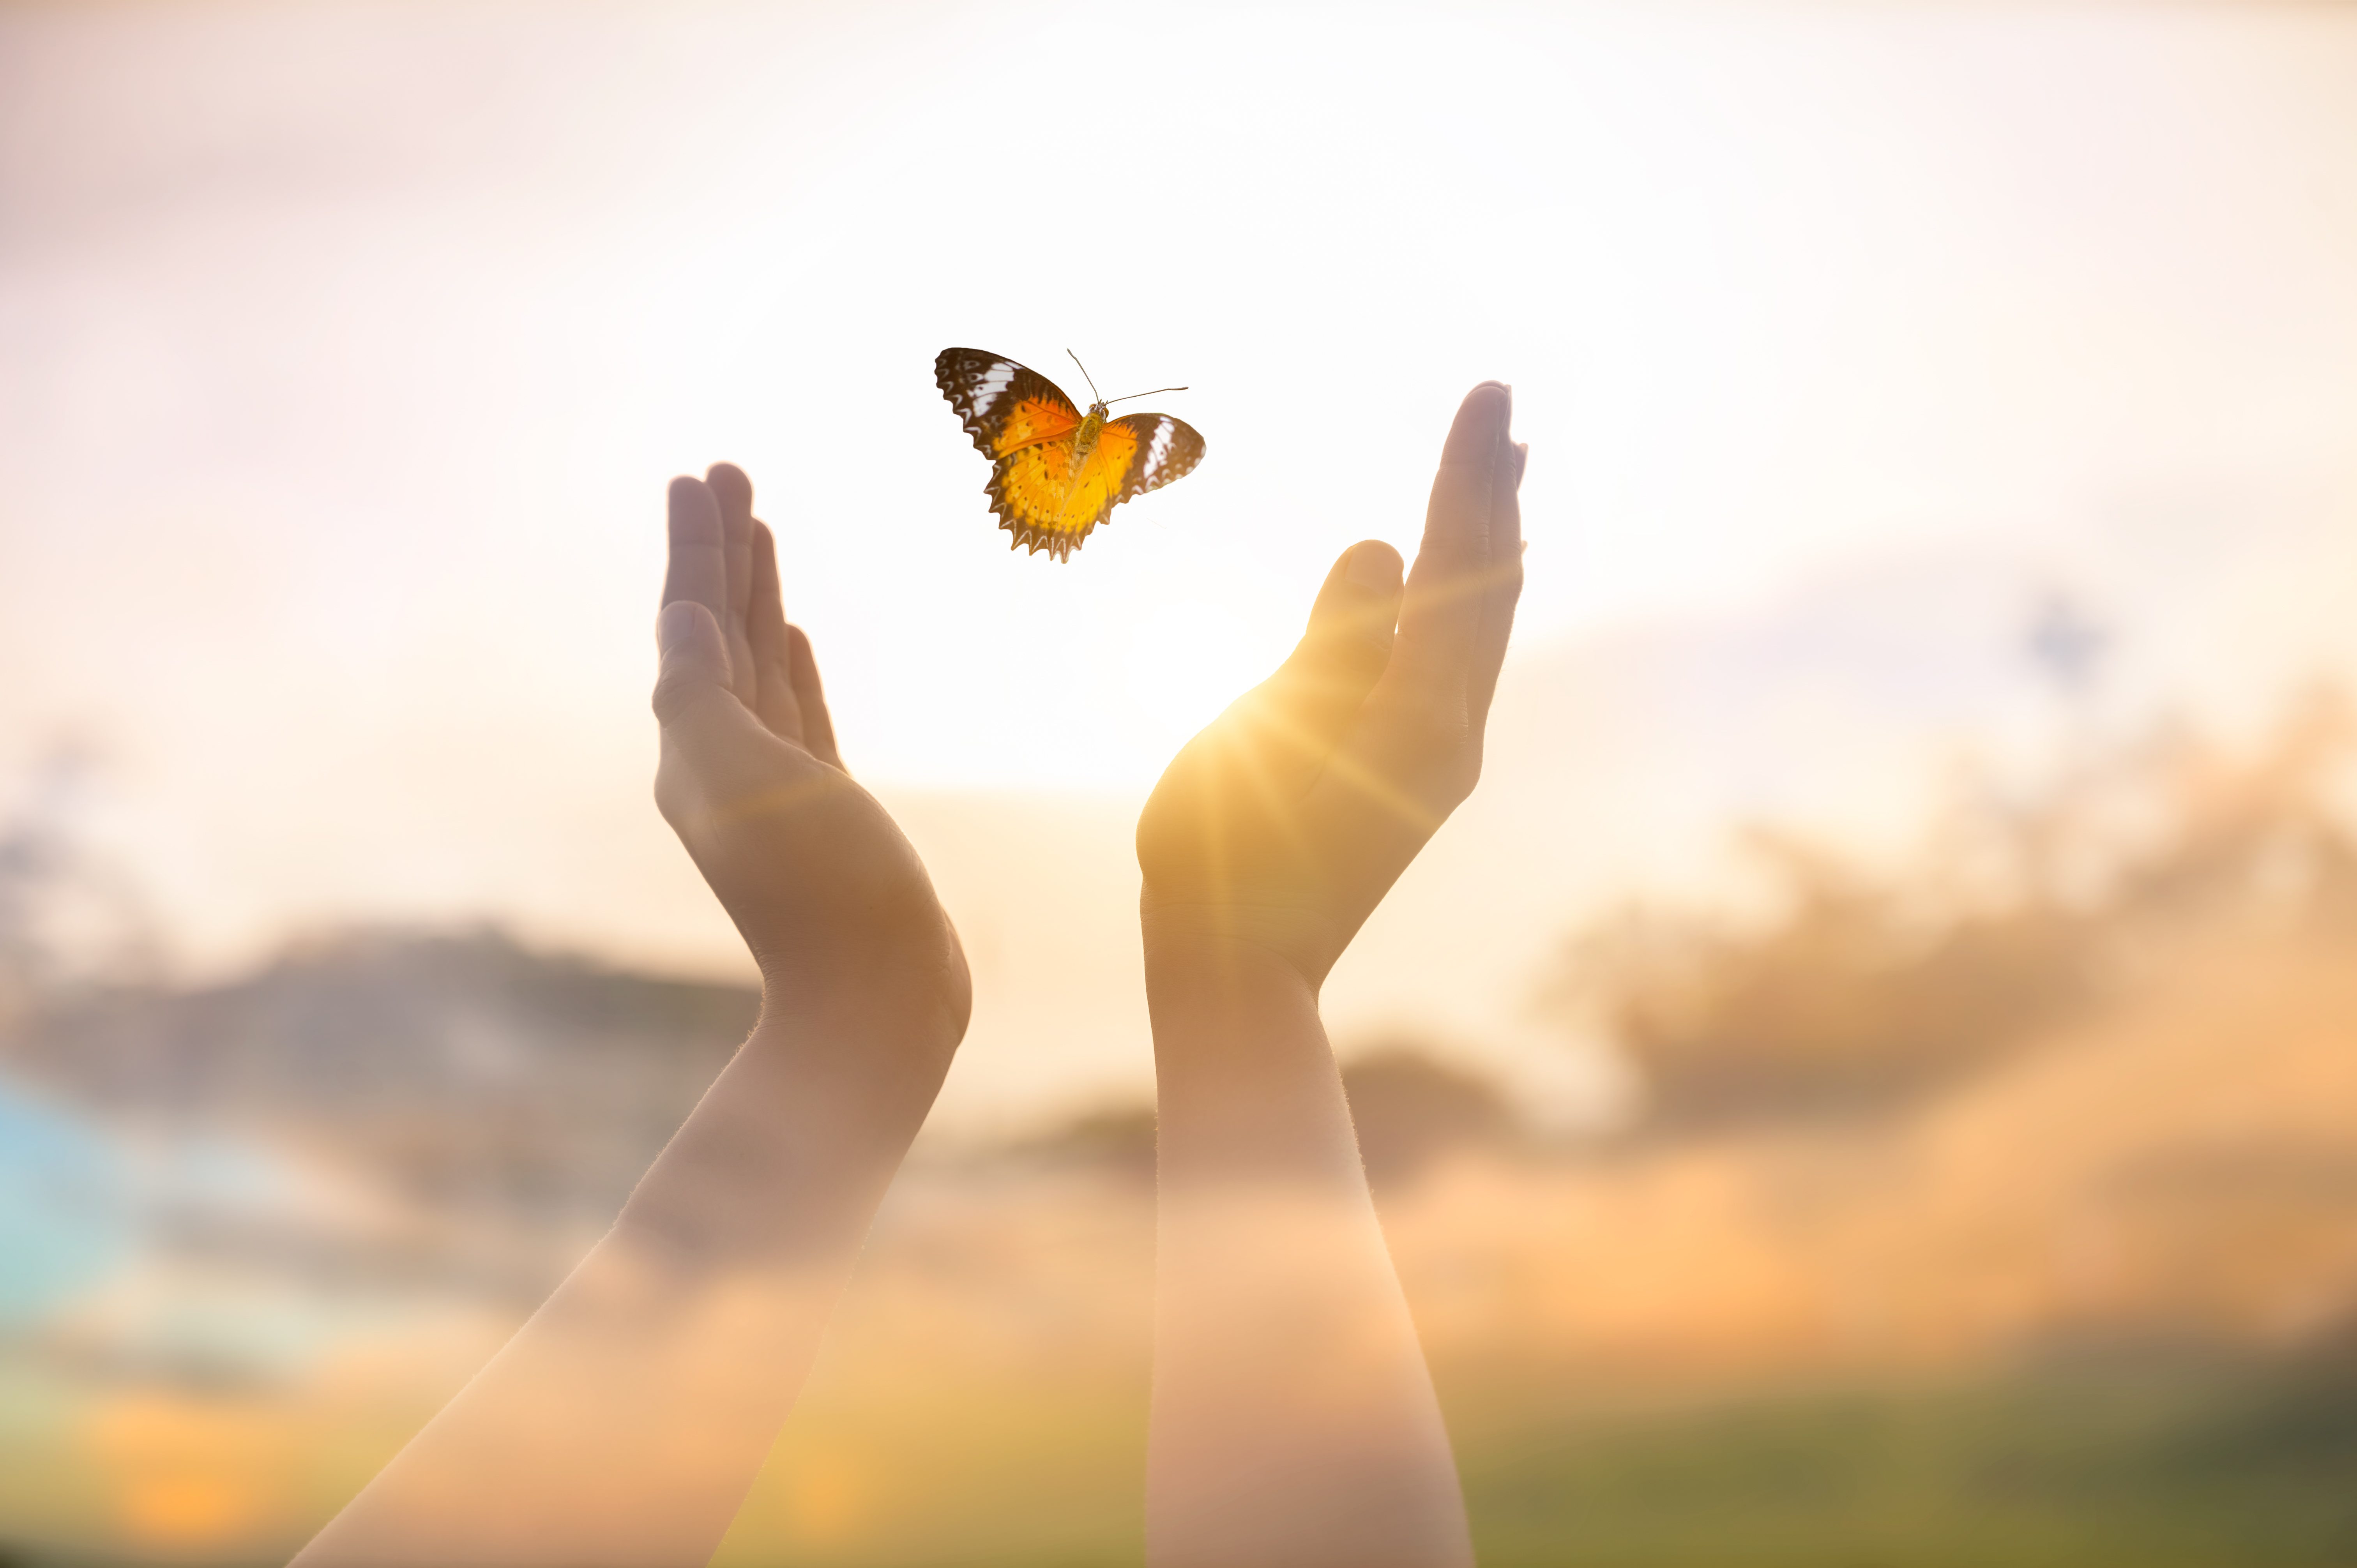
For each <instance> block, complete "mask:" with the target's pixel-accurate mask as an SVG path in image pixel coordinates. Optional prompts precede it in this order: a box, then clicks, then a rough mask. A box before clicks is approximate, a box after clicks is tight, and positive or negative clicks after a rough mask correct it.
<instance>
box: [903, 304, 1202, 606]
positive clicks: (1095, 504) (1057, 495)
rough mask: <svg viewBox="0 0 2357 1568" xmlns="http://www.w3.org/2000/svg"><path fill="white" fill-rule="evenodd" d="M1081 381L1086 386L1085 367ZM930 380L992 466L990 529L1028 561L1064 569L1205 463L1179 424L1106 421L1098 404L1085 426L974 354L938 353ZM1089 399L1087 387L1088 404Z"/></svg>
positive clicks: (1042, 387) (1143, 417)
mask: <svg viewBox="0 0 2357 1568" xmlns="http://www.w3.org/2000/svg"><path fill="white" fill-rule="evenodd" d="M1072 362H1073V363H1074V364H1076V365H1077V364H1080V360H1078V359H1075V360H1073V361H1072ZM1081 374H1082V378H1083V379H1085V378H1086V377H1087V375H1088V368H1087V367H1086V366H1082V369H1081ZM933 380H934V381H936V382H938V383H939V384H940V386H941V389H942V396H944V397H946V398H948V399H949V400H950V406H951V407H952V408H954V409H956V410H957V416H958V419H959V420H960V421H961V422H962V423H963V424H964V425H965V433H966V434H967V435H971V436H973V437H974V446H975V447H976V448H977V449H979V450H980V451H981V453H982V455H983V456H985V457H987V458H989V459H990V482H989V483H988V484H986V485H985V486H984V487H983V489H985V491H987V492H988V494H989V496H990V510H993V511H995V512H996V513H997V514H998V518H999V522H998V526H999V527H1001V528H1003V529H1006V531H1007V532H1010V533H1012V534H1014V535H1015V538H1014V541H1013V542H1012V543H1010V544H1009V545H1008V546H1007V548H1008V549H1010V550H1011V549H1016V548H1017V547H1019V546H1022V545H1026V544H1028V545H1029V546H1030V547H1031V549H1032V551H1033V552H1034V553H1037V552H1039V551H1041V550H1045V551H1047V552H1048V553H1049V554H1050V555H1053V556H1054V557H1055V558H1056V559H1057V560H1059V561H1064V560H1069V559H1070V558H1071V553H1072V552H1073V551H1075V550H1078V549H1079V548H1080V547H1081V541H1082V540H1083V539H1086V538H1087V537H1088V536H1089V531H1090V530H1091V529H1092V528H1094V527H1096V526H1097V524H1099V523H1101V522H1103V521H1105V519H1106V517H1107V516H1108V515H1110V514H1111V513H1112V511H1113V509H1114V508H1115V507H1117V506H1119V505H1120V504H1121V503H1122V502H1124V501H1125V500H1127V499H1129V498H1130V497H1132V496H1142V495H1144V494H1145V493H1146V491H1148V490H1150V489H1157V488H1158V487H1160V486H1163V485H1167V484H1168V483H1169V482H1170V481H1171V480H1173V479H1175V478H1179V476H1180V475H1182V474H1185V473H1187V472H1188V471H1189V470H1190V469H1191V468H1193V467H1195V465H1196V464H1198V463H1200V462H1201V461H1202V460H1203V438H1202V437H1201V436H1200V435H1196V434H1195V432H1194V431H1193V430H1192V429H1190V428H1189V426H1188V425H1187V424H1185V422H1183V421H1181V420H1176V419H1173V418H1171V417H1170V416H1169V415H1168V414H1167V413H1125V414H1123V415H1122V416H1121V417H1120V418H1119V419H1108V418H1106V417H1105V409H1106V404H1105V402H1104V400H1103V399H1101V398H1100V399H1098V400H1097V401H1095V402H1093V403H1090V404H1089V412H1088V413H1087V415H1086V416H1085V417H1083V416H1082V413H1081V411H1080V410H1079V409H1077V408H1075V407H1074V406H1073V405H1072V400H1071V398H1068V397H1066V396H1065V395H1064V394H1063V393H1062V392H1060V391H1059V390H1057V387H1056V383H1055V382H1053V381H1049V379H1048V378H1047V377H1045V376H1043V375H1041V374H1040V373H1039V371H1034V370H1028V369H1027V368H1025V367H1024V366H1021V365H1018V364H1017V363H1016V362H1015V361H1014V360H1008V359H1004V358H1001V357H1000V356H999V355H996V354H986V353H985V352H983V351H982V350H981V349H942V351H941V356H940V357H939V358H938V359H936V360H934V361H933ZM1096 390H1097V389H1096V383H1095V382H1093V381H1091V382H1090V383H1089V393H1090V395H1091V396H1092V397H1095V395H1096ZM1158 390H1159V391H1162V392H1185V391H1186V390H1187V389H1186V388H1185V387H1162V388H1160V389H1158ZM1131 395H1132V396H1135V397H1152V396H1153V395H1154V393H1153V392H1135V393H1133V394H1131ZM1113 401H1114V403H1126V402H1128V401H1129V399H1128V398H1114V400H1113Z"/></svg>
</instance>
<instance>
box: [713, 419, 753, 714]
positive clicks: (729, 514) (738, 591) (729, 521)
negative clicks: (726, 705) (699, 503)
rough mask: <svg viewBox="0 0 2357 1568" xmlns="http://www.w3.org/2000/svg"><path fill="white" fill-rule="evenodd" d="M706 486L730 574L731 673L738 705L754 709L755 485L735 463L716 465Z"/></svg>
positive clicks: (724, 620) (725, 621)
mask: <svg viewBox="0 0 2357 1568" xmlns="http://www.w3.org/2000/svg"><path fill="white" fill-rule="evenodd" d="M704 482H705V484H707V485H709V486H711V487H712V494H713V498H714V499H716V500H717V501H718V502H719V503H720V527H721V535H722V544H721V549H722V553H723V554H724V556H725V558H726V566H727V571H728V612H727V614H726V615H724V616H722V617H721V618H720V625H721V628H722V629H723V630H725V631H726V633H727V634H728V653H729V659H730V664H729V669H730V671H731V673H732V676H733V683H734V684H735V686H736V689H737V701H739V702H741V703H744V704H745V705H746V706H747V707H748V708H749V707H751V706H752V705H753V698H754V692H755V686H756V682H755V679H754V673H753V658H752V644H751V640H750V639H749V637H748V634H747V630H746V623H747V618H748V613H749V611H750V610H751V607H752V602H753V481H752V480H750V479H748V478H746V477H745V470H744V469H742V468H739V467H737V465H735V464H734V463H715V464H713V465H712V467H710V468H708V469H706V470H705V476H704Z"/></svg>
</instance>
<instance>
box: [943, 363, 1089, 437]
mask: <svg viewBox="0 0 2357 1568" xmlns="http://www.w3.org/2000/svg"><path fill="white" fill-rule="evenodd" d="M933 381H934V384H935V385H937V386H939V387H940V388H941V389H942V396H944V397H946V398H948V399H949V400H950V406H951V407H952V408H953V409H955V410H957V416H958V422H959V423H960V424H963V425H964V426H965V433H966V434H967V435H971V436H973V437H974V447H975V449H976V450H978V451H979V452H981V454H982V455H983V456H985V457H1002V456H1006V454H1007V453H1009V452H1013V451H1016V450H1017V449H1018V448H1020V447H1024V446H1030V445H1032V444H1033V443H1034V442H1039V441H1052V440H1054V439H1055V438H1056V437H1057V436H1059V435H1064V434H1066V433H1067V432H1070V431H1073V430H1077V429H1079V428H1080V424H1081V411H1080V410H1079V409H1077V408H1075V407H1073V406H1072V400H1071V398H1068V397H1066V396H1065V395H1064V394H1063V392H1062V391H1061V389H1060V388H1059V387H1058V386H1057V385H1056V383H1055V382H1053V381H1049V379H1048V378H1047V377H1045V376H1043V375H1041V374H1040V373H1039V371H1035V370H1032V369H1030V368H1029V367H1028V366H1024V365H1018V364H1017V363H1016V362H1015V361H1014V360H1007V359H1002V358H1000V357H999V356H998V355H996V354H990V353H985V352H984V351H983V350H982V349H942V351H941V354H940V355H939V356H938V357H937V358H936V359H935V360H933Z"/></svg>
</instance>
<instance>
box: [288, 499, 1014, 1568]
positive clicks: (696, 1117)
mask: <svg viewBox="0 0 2357 1568" xmlns="http://www.w3.org/2000/svg"><path fill="white" fill-rule="evenodd" d="M671 545H672V563H671V572H670V576H669V579H668V581H667V582H666V584H665V586H664V592H663V598H664V605H663V609H662V616H661V618H660V620H659V622H658V633H659V638H660V641H661V644H662V676H661V678H660V680H659V682H658V683H657V687H656V691H655V712H656V716H657V718H658V719H659V720H660V721H661V723H662V766H661V768H660V770H659V772H658V774H657V778H656V799H657V802H658V803H659V804H660V805H661V807H662V811H663V814H664V816H665V817H666V818H668V819H669V820H670V822H671V823H672V825H673V828H674V829H675V830H676V831H677V832H678V833H679V835H680V838H681V840H682V842H683V843H684V844H685V845H686V847H687V849H688V853H689V854H691V855H692V856H693V857H694V860H695V863H696V865H697V866H698V868H699V869H701V870H702V871H703V873H704V875H705V880H706V881H708V882H709V883H710V884H711V885H712V887H713V890H714V891H715V892H716V894H717V895H718V896H719V897H720V899H721V902H722V903H723V904H724V905H725V906H726V908H727V909H728V912H729V914H730V915H731V917H733V918H735V920H736V922H737V929H739V930H740V931H741V932H743V934H744V936H745V939H746V941H747V942H748V945H749V946H750V947H751V949H752V950H753V954H754V957H755V959H756V960H757V961H759V965H760V968H761V977H762V1002H761V1018H760V1022H759V1025H758V1026H756V1027H755V1029H754V1032H753V1035H752V1037H751V1038H750V1039H748V1041H747V1042H746V1043H745V1046H744V1047H743V1048H742V1049H741V1050H739V1051H738V1053H737V1056H736V1058H734V1059H733V1060H732V1061H731V1062H730V1063H729V1064H728V1067H727V1068H726V1070H724V1071H723V1072H722V1073H721V1075H720V1077H719V1079H717V1080H716V1082H715V1083H714V1084H713V1086H712V1088H711V1090H710V1091H709V1092H707V1093H706V1094H705V1097H704V1100H703V1101H702V1102H701V1103H700V1104H698V1105H697V1106H696V1108H695V1111H694V1113H693V1114H691V1115H690V1116H689V1118H688V1120H687V1122H686V1123H685V1124H684V1125H683V1126H682V1127H681V1129H680V1131H679V1133H678V1134H677V1135H676V1136H675V1137H674V1138H673V1140H672V1142H671V1144H670V1145H669V1146H668V1147H666V1148H665V1149H664V1150H663V1152H662V1155H661V1157H660V1158H658V1159H657V1160H656V1162H655V1164H654V1165H653V1167H652V1168H651V1170H649V1171H648V1173H647V1175H646V1176H645V1178H644V1179H643V1180H642V1181H641V1182H640V1185H639V1187H638V1190H637V1191H636V1192H635V1193H633V1194H632V1195H631V1197H630V1202H629V1204H628V1205H627V1206H626V1207H625V1208H624V1209H623V1211H622V1213H621V1216H620V1218H619V1219H617V1221H616V1222H615V1225H614V1228H613V1230H611V1231H609V1232H608V1234H607V1236H606V1237H605V1239H604V1240H601V1241H600V1242H599V1243H598V1244H597V1247H596V1248H595V1249H594V1250H593V1251H591V1252H590V1254H589V1255H588V1257H587V1258H586V1259H585V1260H584V1261H583V1262H582V1263H581V1264H580V1266H579V1267H578V1268H576V1270H575V1271H574V1273H573V1274H572V1276H571V1277H570V1278H568V1279H567V1280H566V1281H565V1283H564V1284H563V1285H561V1286H560V1287H559V1288H558V1289H557V1291H556V1293H555V1294H554V1295H553V1296H551V1297H550V1298H549V1300H548V1302H547V1303H546V1304H545V1305H543V1306H542V1308H541V1309H540V1311H539V1312H537V1313H536V1314H534V1315H533V1318H532V1320H531V1321H530V1322H528V1323H527V1324H525V1325H524V1326H523V1327H522V1329H520V1330H519V1331H518V1332H517V1334H516V1336H515V1337H514V1338H513V1339H511V1341H510V1342H509V1343H508V1345H507V1346H506V1347H505V1348H503V1349H502V1350H500V1353H499V1355H498V1356H497V1357H496V1358H494V1359H492V1361H491V1362H490V1365H489V1366H487V1367H486V1368H484V1369H483V1370H482V1372H481V1373H480V1374H479V1375H478V1376H477V1377H476V1379H475V1380H474V1381H473V1382H472V1383H470V1384H468V1387H467V1388H466V1389H465V1390H464V1391H462V1392H461V1393H460V1394H459V1395H458V1397H457V1399H455V1400H453V1401H452V1402H450V1403H449V1405H448V1406H447V1407H446V1408H445V1409H444V1410H443V1411H442V1412H441V1413H440V1414H438V1415H436V1417H435V1418H434V1420H433V1421H432V1422H431V1423H429V1424H428V1425H427V1426H426V1427H425V1430H424V1431H423V1432H421V1433H420V1434H418V1435H417V1437H416V1438H415V1439H414V1440H413V1441H412V1442H411V1443H410V1444H409V1445H408V1446H407V1447H406V1448H404V1450H402V1452H401V1453H400V1454H399V1455H397V1456H395V1458H394V1459H393V1463H392V1464H390V1465H388V1466H386V1467H385V1469H384V1470H383V1471H382V1473H381V1474H380V1475H379V1476H378V1477H376V1478H375V1480H373V1481H372V1482H371V1483H370V1484H369V1486H368V1487H366V1488H365V1489H364V1490H363V1491H362V1492H361V1494H360V1496H359V1497H358V1498H355V1499H353V1501H352V1503H351V1504H350V1506H349V1507H348V1508H346V1509H344V1511H343V1512H342V1513H340V1514H339V1515H338V1516H337V1517H336V1518H335V1520H332V1521H331V1522H330V1523H329V1524H328V1527H327V1528H326V1529H325V1530H321V1531H320V1533H319V1534H318V1536H317V1538H316V1539H314V1540H313V1541H312V1542H311V1543H310V1544H309V1545H308V1546H307V1547H306V1548H305V1549H304V1550H303V1552H301V1553H300V1554H299V1555H298V1556H297V1557H296V1563H299V1564H303V1565H304V1568H315V1565H324V1564H330V1563H387V1564H391V1563H402V1564H415V1563H454V1564H478V1563H550V1564H556V1563H564V1564H603V1563H612V1564H617V1565H621V1564H628V1565H630V1568H641V1565H660V1564H694V1563H703V1562H704V1561H705V1559H707V1558H708V1557H709V1556H710V1555H711V1553H712V1551H713V1549H714V1548H715V1547H716V1545H717V1544H718V1543H719V1541H720V1538H721V1536H722V1535H723V1534H724V1533H725V1532H726V1530H727V1528H728V1524H729V1521H730V1520H731V1519H733V1518H734V1517H735V1515H736V1512H737V1508H738V1507H739V1505H740V1504H741V1503H742V1501H743V1499H744V1496H745V1492H746V1489H747V1487H749V1486H750V1485H751V1483H752V1479H753V1477H754V1475H755V1473H756V1472H757V1470H758V1469H759V1466H760V1464H761V1461H762V1459H763V1458H764V1456H765V1455H767V1453H768V1450H769V1447H770V1443H771V1441H772V1439H773V1438H774V1436H775V1434H776V1433H777V1429H778V1425H779V1423H780V1421H782V1420H783V1419H784V1416H785V1414H786V1412H787V1410H788V1408H789V1407H790V1406H791V1403H792V1402H793V1398H794V1394H795V1391H797V1389H798V1388H799V1387H800V1386H801V1383H802V1379H803V1377H804V1376H805V1374H806V1373H807V1371H808V1369H809V1367H810V1363H811V1360H812V1359H813V1356H814V1355H815V1354H816V1351H817V1347H818V1340H819V1337H820V1335H821V1333H822V1332H823V1329H824V1327H825V1325H826V1318H827V1316H828V1314H829V1312H830V1310H831V1309H832V1307H833V1305H834V1300H835V1298H836V1296H837V1295H838V1294H840V1293H841V1291H842V1288H843V1284H844V1282H845V1278H846V1276H847V1275H848V1273H849V1271H850V1267H851V1262H852V1258H853V1255H854V1253H855V1252H856V1250H857V1247H858V1244H859V1240H860V1238H861V1236H862V1235H863V1234H864V1233H865V1231H866V1228H867V1225H868V1222H869V1220H870V1219H872V1218H873V1216H874V1213H875V1210H876V1207H877V1203H878V1202H879V1201H880V1200H881V1199H882V1197H883V1193H884V1189H885V1187H886V1186H887V1184H888V1182H889V1181H890V1180H891V1177H892V1173H893V1172H894V1170H895V1169H897V1168H898V1166H899V1162H900V1158H901V1156H902V1155H903V1154H904V1153H905V1152H906V1151H907V1148H908V1145H909V1141H910V1139H912V1138H913V1137H914V1136H915V1134H916V1132H917V1128H918V1126H919V1124H920V1123H921V1122H922V1121H923V1120H924V1117H925V1113H926V1112H927V1110H928V1109H929V1108H930V1107H931V1103H932V1101H933V1096H934V1093H935V1092H936V1090H938V1089H939V1088H940V1085H941V1081H942V1075H943V1073H944V1072H946V1071H947V1069H948V1067H949V1062H950V1057H951V1053H952V1051H953V1050H954V1049H955V1048H956V1046H957V1042H958V1039H959V1037H960V1036H962V1035H963V1032H964V1028H965V1021H966V1010H967V1006H968V1002H969V991H968V987H967V982H966V972H965V961H964V958H963V954H962V953H961V952H960V951H959V949H958V944H957V938H956V936H955V934H954V932H952V929H950V925H949V921H948V919H947V918H946V917H944V916H943V915H942V911H941V908H940V906H939V904H938V903H937V902H936V901H935V899H934V897H933V892H932V887H931V883H930V882H929V881H928V880H927V878H926V876H925V873H924V868H923V867H922V866H921V865H920V864H919V863H918V861H917V858H916V855H915V854H914V852H913V851H911V850H910V849H909V845H908V843H907V841H906V840H905V839H903V838H902V837H901V836H900V834H899V830H898V829H896V828H895V827H894V826H893V825H892V822H891V821H890V819H889V818H888V817H887V816H886V815H885V814H884V811H883V810H882V808H880V807H879V806H877V803H876V802H875V800H873V799H872V798H871V797H870V796H868V795H867V793H866V791H865V790H862V789H860V788H859V787H858V786H857V785H856V784H854V783H853V782H852V781H851V779H850V778H849V777H848V775H846V774H845V772H844V771H843V769H842V765H841V761H840V759H839V758H838V757H837V756H836V755H835V749H834V731H833V727H832V725H831V723H830V721H829V718H828V715H827V712H826V706H825V700H824V697H823V694H822V693H821V691H820V688H819V683H818V675H817V670H816V667H815V665H814V664H813V662H812V660H811V653H810V646H809V643H808V641H807V640H806V639H803V638H802V634H801V632H800V631H799V630H798V629H796V628H791V627H789V626H787V625H786V623H785V619H784V617H783V613H782V610H781V607H780V597H779V590H778V578H777V566H776V558H775V551H774V547H773V545H772V543H771V542H770V536H769V532H768V530H767V529H766V528H764V527H763V526H762V525H761V524H760V523H759V522H756V521H754V520H753V516H752V489H751V486H750V485H749V484H748V482H747V481H746V479H745V477H744V476H743V475H742V474H740V473H738V472H737V470H736V469H734V468H731V467H726V466H723V467H716V468H715V469H714V470H713V471H712V474H711V476H710V478H709V481H708V482H705V481H698V480H694V479H680V480H675V481H674V482H673V486H672V493H671Z"/></svg>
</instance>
